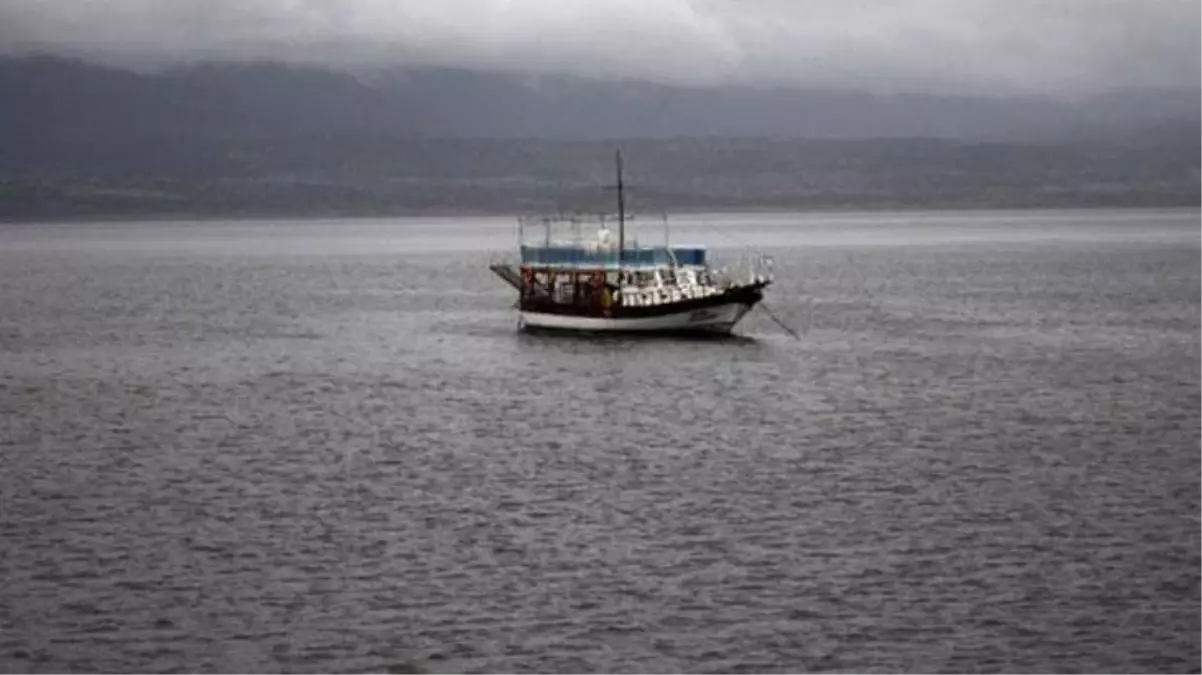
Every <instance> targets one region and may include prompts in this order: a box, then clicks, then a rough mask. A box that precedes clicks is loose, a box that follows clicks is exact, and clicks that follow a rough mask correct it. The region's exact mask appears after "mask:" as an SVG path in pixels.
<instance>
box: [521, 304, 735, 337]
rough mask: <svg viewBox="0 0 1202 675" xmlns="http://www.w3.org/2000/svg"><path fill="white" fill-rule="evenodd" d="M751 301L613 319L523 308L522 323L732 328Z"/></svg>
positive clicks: (666, 328)
mask: <svg viewBox="0 0 1202 675" xmlns="http://www.w3.org/2000/svg"><path fill="white" fill-rule="evenodd" d="M750 309H751V306H750V305H746V304H743V303H734V302H732V303H729V304H725V305H717V306H713V307H706V308H704V309H695V310H691V311H685V312H676V313H674V314H662V315H659V316H647V317H632V318H624V319H613V318H605V317H593V316H568V315H563V314H543V313H540V312H521V319H522V323H523V324H524V325H526V326H529V327H531V328H550V329H558V330H583V331H690V330H697V331H729V330H730V329H731V328H733V327H734V325H735V324H736V323H738V322H739V320H740V319H742V318H743V315H745V314H746V313H747V312H748V310H750Z"/></svg>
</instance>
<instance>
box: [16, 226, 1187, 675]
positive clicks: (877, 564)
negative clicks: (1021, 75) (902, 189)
mask: <svg viewBox="0 0 1202 675" xmlns="http://www.w3.org/2000/svg"><path fill="white" fill-rule="evenodd" d="M673 223H674V225H673V230H672V236H673V241H674V242H678V243H700V244H707V245H710V246H711V247H713V254H714V255H716V256H719V257H726V258H729V259H733V258H734V257H735V256H736V255H737V253H738V250H737V249H736V248H735V247H736V246H739V245H751V246H756V247H759V248H761V249H763V250H765V251H766V252H768V253H770V254H771V255H773V256H774V257H775V259H776V270H777V283H776V284H775V285H774V286H772V287H771V288H770V289H769V291H768V299H767V303H768V306H769V308H771V309H772V311H773V312H775V314H776V315H777V316H779V317H781V319H783V320H784V321H785V322H786V323H788V324H789V325H791V326H792V327H793V328H795V329H796V330H797V332H798V333H799V334H800V336H801V339H800V340H794V339H793V338H791V337H790V336H789V335H788V334H786V333H785V332H784V331H782V330H781V329H780V328H779V327H777V326H776V325H775V324H773V323H772V322H771V321H770V320H769V319H768V318H766V317H765V316H764V315H763V314H762V313H761V312H760V310H757V311H756V312H753V313H752V315H750V316H749V317H748V318H747V319H746V321H745V323H743V324H741V325H740V328H739V333H740V335H741V337H740V338H737V339H733V340H724V341H688V340H674V339H655V340H644V341H638V340H631V339H625V338H623V339H586V338H565V337H546V336H533V335H525V334H521V333H519V332H517V330H516V316H515V312H514V310H513V309H512V308H511V303H512V301H513V299H514V296H513V292H512V290H511V289H509V288H508V287H506V286H505V285H504V284H503V283H502V282H501V281H500V280H499V279H497V278H495V277H493V276H492V275H491V274H490V273H489V272H488V271H487V269H486V267H485V265H486V262H487V259H488V256H489V253H490V251H492V250H494V249H495V250H500V251H508V250H510V249H511V248H512V246H513V244H514V238H515V230H514V226H513V221H512V220H511V219H507V218H464V219H452V218H447V219H395V220H371V221H298V222H286V221H255V222H203V223H192V222H186V223H185V222H173V223H161V222H154V223H88V224H82V223H75V224H36V225H32V224H31V225H5V226H2V227H0V287H2V288H3V294H2V295H0V412H2V415H0V419H2V420H3V426H2V427H0V432H2V436H0V460H2V467H3V468H2V470H0V541H2V542H3V546H0V572H2V579H3V584H2V585H0V670H4V671H25V672H50V671H53V672H62V671H141V672H148V671H150V672H160V671H161V672H171V671H181V670H186V671H227V672H228V671H233V672H256V671H321V672H366V671H387V670H390V669H391V670H398V671H416V670H422V671H428V672H440V671H460V672H462V671H475V672H483V671H494V672H496V671H499V672H526V671H541V672H583V671H633V672H664V671H693V672H696V671H727V672H738V671H753V672H782V671H789V672H803V671H807V672H819V671H854V672H868V671H953V672H979V671H1090V672H1143V671H1175V672H1185V671H1189V670H1191V669H1192V670H1194V671H1195V672H1197V669H1198V667H1199V640H1200V638H1199V634H1200V630H1202V627H1200V620H1199V569H1200V564H1202V561H1200V558H1199V545H1200V542H1199V509H1200V505H1199V491H1200V483H1202V478H1200V459H1199V443H1200V437H1199V425H1200V417H1199V406H1200V397H1199V387H1200V379H1202V378H1200V374H1199V367H1200V366H1199V361H1200V358H1199V357H1200V348H1202V344H1200V339H1199V331H1200V319H1199V303H1200V292H1199V289H1200V282H1202V278H1200V274H1199V259H1200V234H1199V212H1198V211H1196V210H1184V211H1173V210H1165V211H1155V210H1148V211H1078V212H1069V211H1064V212H1038V211H1035V212H976V213H848V214H837V215H830V214H751V215H748V214H744V215H731V214H724V215H690V216H687V217H681V218H678V219H675V220H674V221H673ZM660 234H661V233H660V232H658V231H657V230H656V229H654V228H647V229H645V230H644V231H643V233H642V237H643V240H644V242H646V241H650V240H655V239H656V238H657V237H659V236H660Z"/></svg>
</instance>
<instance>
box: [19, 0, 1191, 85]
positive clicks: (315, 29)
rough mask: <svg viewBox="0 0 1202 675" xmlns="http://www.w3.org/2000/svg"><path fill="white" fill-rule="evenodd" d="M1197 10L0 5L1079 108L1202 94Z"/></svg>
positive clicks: (164, 31) (393, 57)
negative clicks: (1102, 99) (1102, 96)
mask: <svg viewBox="0 0 1202 675" xmlns="http://www.w3.org/2000/svg"><path fill="white" fill-rule="evenodd" d="M1199 5H1200V3H1199V1H1198V0H873V1H871V2H866V1H862V0H0V50H2V51H4V52H6V53H9V54H14V53H29V52H35V51H36V52H54V53H60V54H68V55H76V56H84V57H88V58H92V59H96V60H101V61H107V62H110V63H113V62H116V63H130V64H133V63H136V64H139V65H158V64H167V63H178V62H180V61H192V60H196V59H209V58H222V59H230V58H233V59H250V58H268V59H276V60H284V61H291V62H306V63H323V64H330V65H336V66H340V67H357V66H363V65H447V66H468V67H474V68H481V67H483V68H496V69H503V70H516V71H522V72H559V73H571V74H586V75H599V76H606V77H610V76H625V77H634V78H639V79H647V80H653V81H661V82H663V81H666V82H679V83H698V84H710V83H714V84H718V83H729V82H742V83H764V84H781V83H787V84H800V85H806V84H819V85H837V86H848V87H854V88H857V89H862V88H867V89H874V90H878V91H890V90H903V91H931V92H935V91H938V92H947V91H952V92H965V93H998V94H1009V93H1050V94H1073V95H1076V94H1085V93H1092V92H1097V91H1103V90H1108V89H1114V88H1119V87H1127V86H1189V87H1197V86H1198V84H1199V29H1200V27H1199V22H1200V12H1199Z"/></svg>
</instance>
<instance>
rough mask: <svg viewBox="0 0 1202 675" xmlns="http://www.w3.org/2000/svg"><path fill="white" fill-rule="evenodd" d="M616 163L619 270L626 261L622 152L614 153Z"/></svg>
mask: <svg viewBox="0 0 1202 675" xmlns="http://www.w3.org/2000/svg"><path fill="white" fill-rule="evenodd" d="M614 163H615V164H617V169H618V269H622V262H623V261H624V260H625V259H626V194H625V192H623V189H622V188H623V185H622V151H621V150H620V149H619V150H615V151H614Z"/></svg>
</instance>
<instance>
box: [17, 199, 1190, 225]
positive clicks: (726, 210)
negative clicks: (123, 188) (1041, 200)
mask: <svg viewBox="0 0 1202 675" xmlns="http://www.w3.org/2000/svg"><path fill="white" fill-rule="evenodd" d="M1190 210H1194V211H1198V210H1202V203H1197V202H1195V203H1192V204H1190V203H1162V204H1096V203H1092V204H1078V205H1029V204H1013V205H995V204H990V205H964V204H948V205H925V204H924V205H915V204H897V205H876V204H868V205H846V206H823V207H805V206H794V207H790V206H729V207H704V206H699V207H682V208H672V209H669V210H667V211H666V213H667V215H668V217H669V219H671V218H672V217H673V216H686V215H697V214H706V213H712V214H732V215H733V214H740V213H746V214H790V213H795V214H840V213H882V212H898V213H929V212H947V213H955V212H965V213H977V212H987V211H999V212H1005V211H1060V212H1073V211H1190ZM548 212H553V211H538V210H535V211H529V210H502V209H454V208H445V209H403V210H395V211H381V212H367V213H365V212H355V211H348V212H341V213H338V212H332V213H312V212H307V213H306V212H300V211H281V212H272V213H263V212H250V213H217V212H194V213H180V212H163V213H124V214H123V213H88V214H82V213H81V214H68V215H46V216H2V215H0V225H36V224H65V223H81V224H83V223H110V222H122V223H145V222H181V223H182V222H214V221H245V222H255V221H269V220H286V221H319V220H381V219H388V218H398V219H413V218H434V219H453V218H515V219H516V218H518V217H520V216H525V215H534V214H542V213H548ZM640 213H641V214H642V217H643V218H646V217H647V214H648V213H651V214H653V215H656V216H657V217H658V215H659V213H660V212H659V211H651V212H648V211H642V212H640V211H637V210H636V211H635V215H636V216H637V215H639V214H640Z"/></svg>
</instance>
